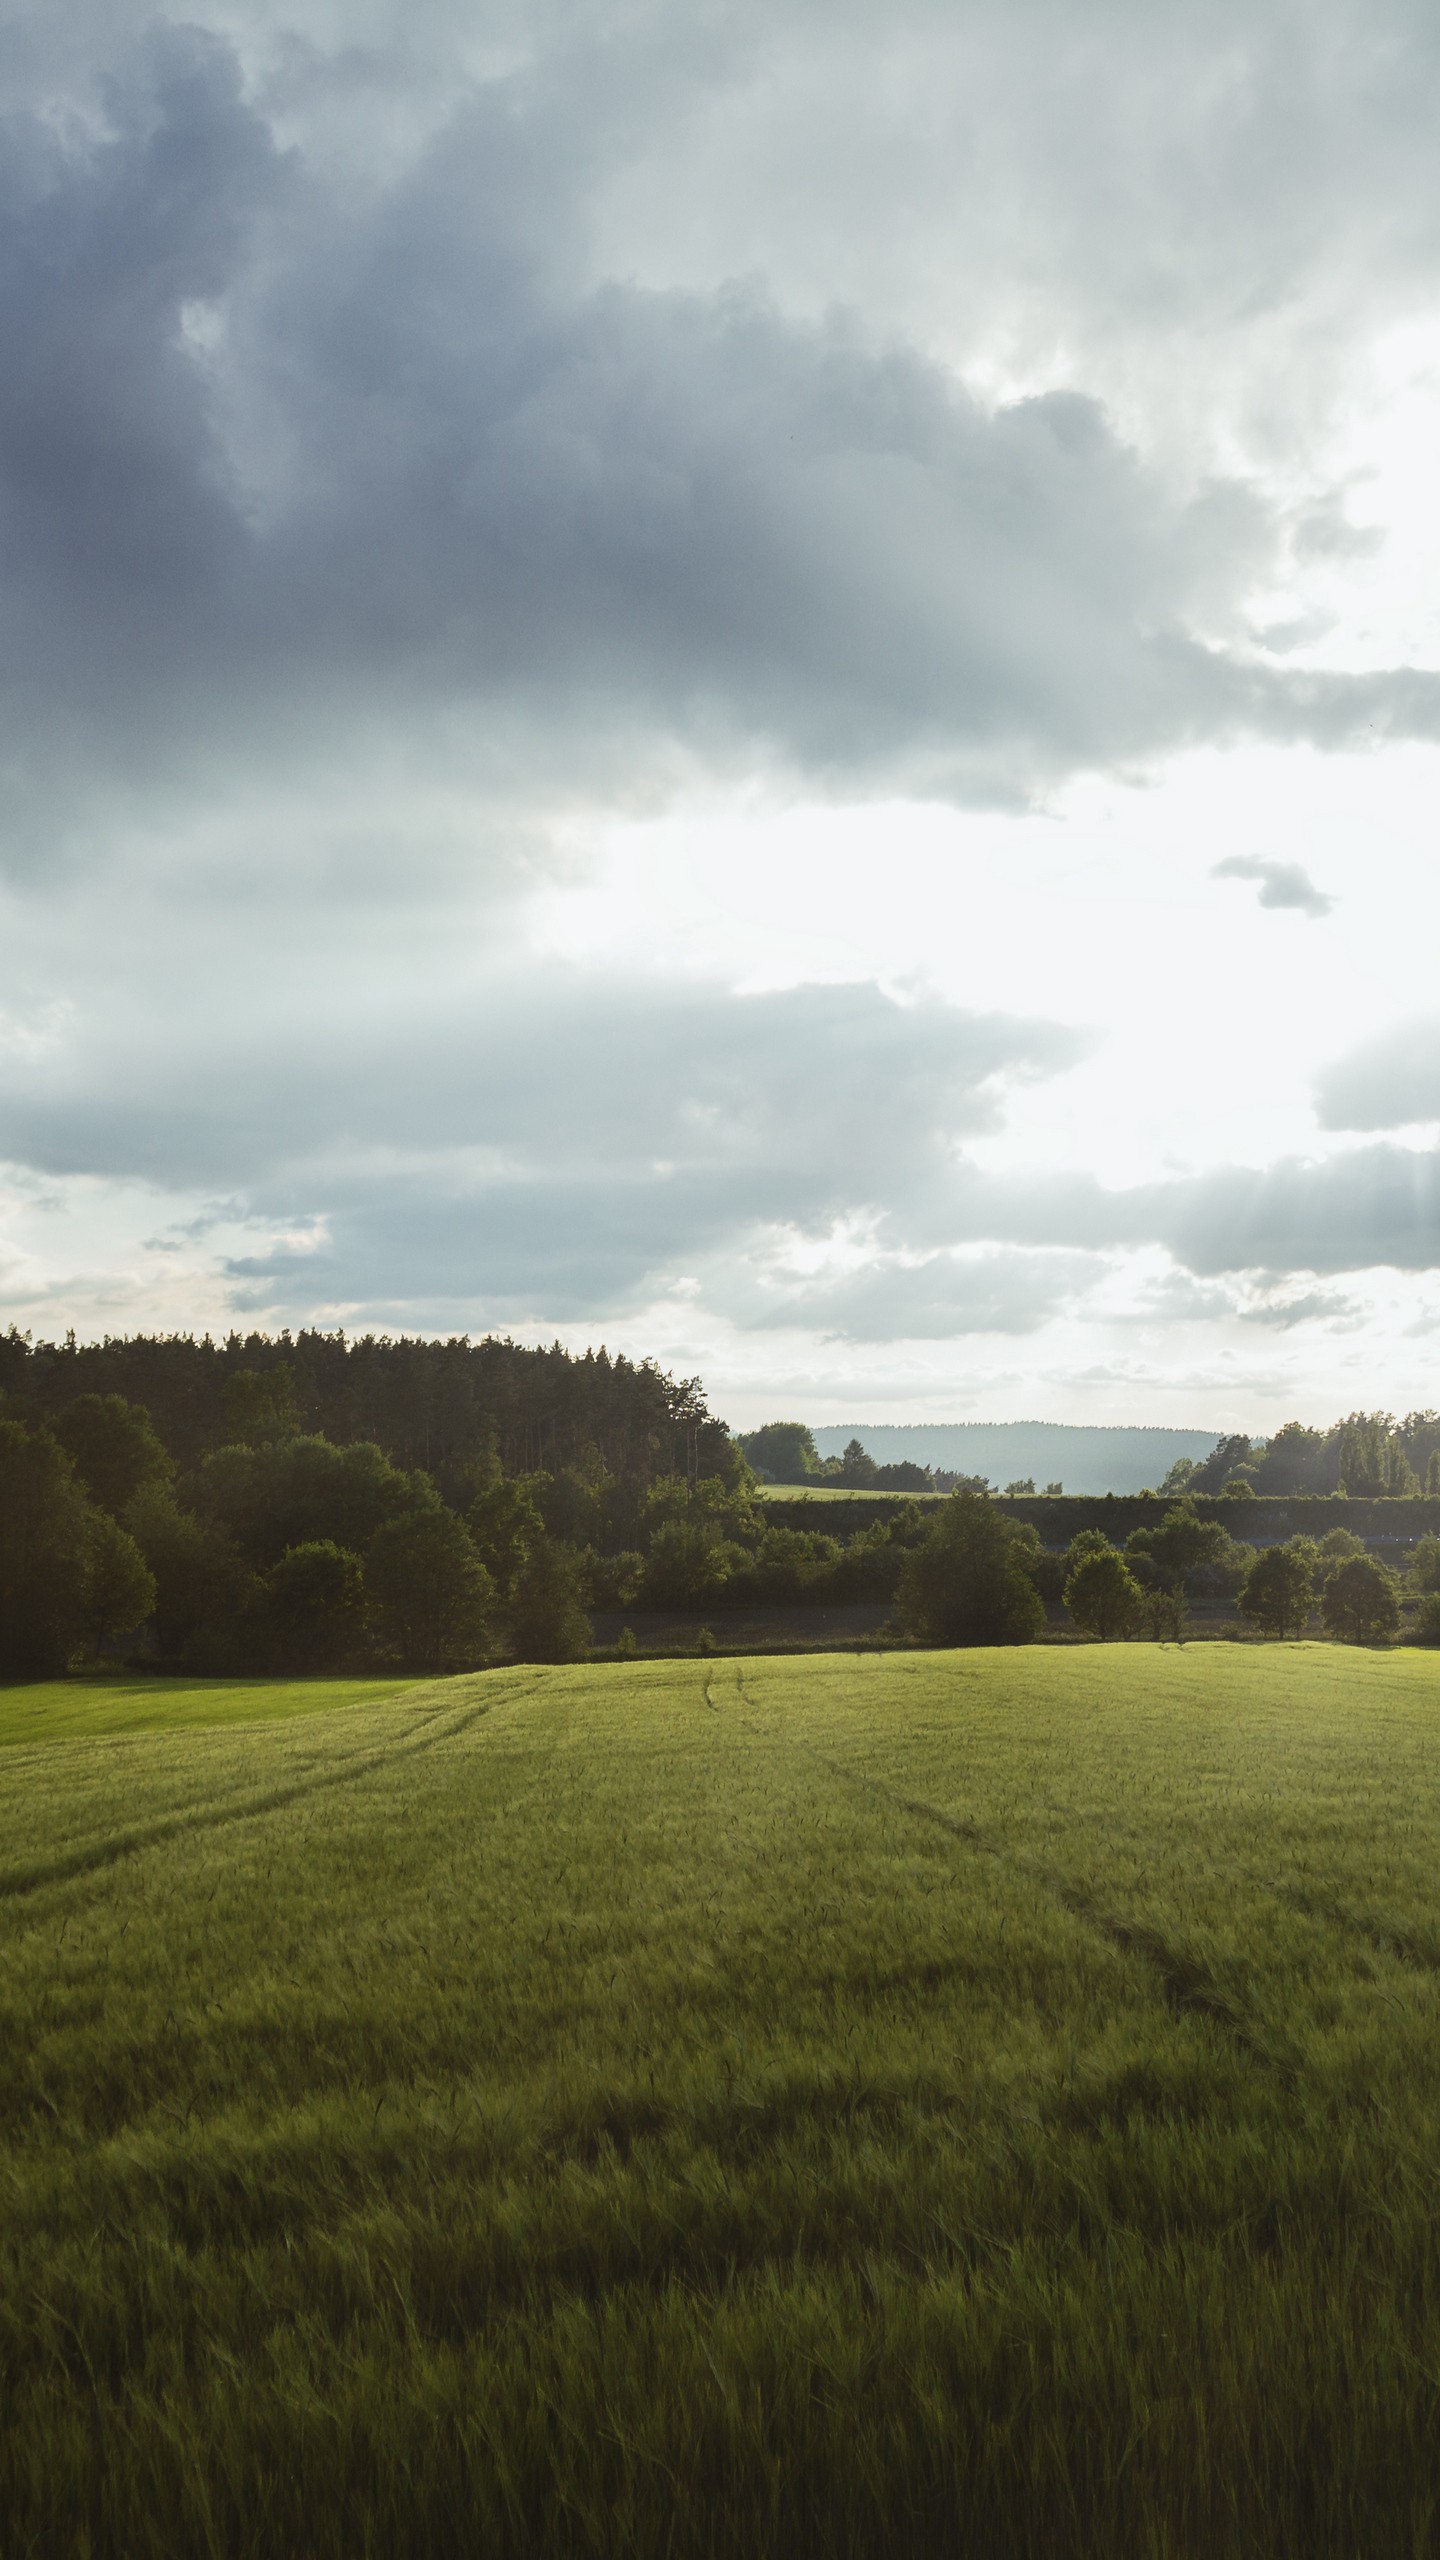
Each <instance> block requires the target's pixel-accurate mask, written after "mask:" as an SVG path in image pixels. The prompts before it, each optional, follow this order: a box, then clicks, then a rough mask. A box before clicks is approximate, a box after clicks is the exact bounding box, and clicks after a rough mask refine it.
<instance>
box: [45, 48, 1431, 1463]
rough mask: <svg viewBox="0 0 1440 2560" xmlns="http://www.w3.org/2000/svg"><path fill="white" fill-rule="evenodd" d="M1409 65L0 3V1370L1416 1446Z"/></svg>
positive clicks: (1419, 516)
mask: <svg viewBox="0 0 1440 2560" xmlns="http://www.w3.org/2000/svg"><path fill="white" fill-rule="evenodd" d="M1437 126H1440V22H1437V20H1436V18H1435V13H1434V11H1433V9H1427V8H1422V7H1421V6H1419V5H1408V4H1407V5H1401V0H1365V5H1363V6H1362V5H1359V0H1304V5H1303V6H1302V5H1300V0H1295V5H1280V4H1279V0H1260V5H1259V6H1256V5H1254V0H1247V5H1246V6H1244V7H1241V6H1238V5H1230V0H1207V5H1206V6H1205V7H1204V8H1203V9H1202V8H1200V7H1198V6H1196V5H1195V0H1189V5H1184V6H1182V5H1177V0H1087V5H1085V6H1084V7H1083V8H1082V7H1080V6H1079V5H1077V0H1053V5H1052V0H944V5H941V0H891V5H889V6H887V7H886V8H885V9H883V10H879V9H876V8H874V7H873V6H866V7H858V6H854V5H851V0H825V5H824V6H823V7H822V6H821V5H819V0H765V5H764V6H761V5H759V0H723V5H706V4H705V0H700V4H699V5H697V6H695V7H693V8H687V9H684V10H677V9H675V8H673V7H671V6H662V5H660V0H623V4H619V0H617V5H607V4H606V0H593V5H585V0H527V5H526V6H525V7H523V8H521V7H518V6H511V5H508V0H464V5H460V0H404V5H400V0H343V5H342V0H201V5H199V6H196V7H192V8H188V9H184V10H178V9H177V10H174V11H167V10H165V9H164V8H161V9H155V8H152V7H149V6H144V7H132V6H131V5H130V4H129V0H104V5H103V6H100V5H99V0H71V5H69V6H67V8H66V9H64V10H63V11H56V10H53V9H45V10H43V11H42V10H38V9H37V10H35V11H33V12H27V11H26V10H24V9H23V8H22V9H11V10H9V11H7V12H6V14H5V17H4V21H3V24H0V333H3V343H4V345H5V348H6V362H5V366H4V369H3V372H0V568H3V575H0V1325H3V1324H8V1323H13V1324H15V1325H17V1326H19V1327H20V1328H21V1329H22V1330H27V1329H28V1330H30V1331H32V1332H33V1333H34V1334H36V1335H37V1336H53V1335H57V1334H59V1333H62V1332H64V1331H65V1330H66V1329H67V1328H73V1329H74V1330H75V1331H76V1332H77V1333H78V1334H80V1335H81V1336H82V1337H97V1336H100V1335H103V1334H105V1333H127V1332H134V1331H138V1330H153V1329H156V1328H160V1329H164V1330H196V1331H201V1330H205V1329H210V1330H212V1331H221V1330H225V1329H228V1328H229V1327H231V1326H232V1325H233V1326H239V1327H241V1328H244V1329H248V1328H250V1327H252V1326H254V1327H263V1328H266V1329H275V1328H278V1327H281V1326H284V1325H290V1326H298V1325H302V1324H320V1325H325V1326H344V1327H345V1328H346V1330H347V1331H350V1332H363V1331H368V1330H386V1331H391V1332H394V1331H399V1330H406V1331H420V1332H427V1333H445V1334H449V1333H458V1332H469V1333H471V1334H472V1335H474V1334H479V1333H482V1332H486V1331H502V1332H507V1333H510V1334H512V1335H513V1336H514V1337H515V1338H517V1339H520V1340H533V1341H540V1340H547V1341H548V1340H551V1339H559V1340H561V1341H563V1342H566V1343H567V1344H570V1345H571V1346H573V1347H575V1348H577V1349H578V1348H581V1347H583V1346H584V1345H586V1344H588V1343H592V1342H593V1343H599V1342H602V1341H603V1342H605V1343H607V1344H608V1346H609V1347H610V1348H611V1350H612V1351H613V1350H620V1349H623V1350H625V1351H627V1352H629V1353H631V1354H632V1355H634V1356H641V1355H653V1356H654V1357H656V1358H657V1359H659V1360H660V1361H661V1363H662V1364H663V1365H664V1366H666V1367H667V1368H673V1369H676V1370H678V1371H680V1372H681V1373H683V1374H686V1375H690V1374H697V1373H698V1374H699V1375H700V1377H701V1378H702V1379H703V1380H704V1382H705V1384H706V1387H707V1389H708V1391H709V1393H710V1397H711V1402H712V1405H713V1407H714V1408H715V1409H716V1410H717V1411H719V1412H721V1413H722V1414H724V1415H725V1416H726V1417H727V1418H728V1419H729V1420H730V1421H731V1422H732V1424H734V1425H735V1426H736V1427H745V1426H747V1425H749V1424H753V1423H756V1422H759V1421H762V1420H766V1419H769V1418H771V1417H772V1416H774V1415H777V1414H793V1415H796V1416H799V1417H804V1418H807V1419H809V1420H811V1421H812V1422H815V1423H820V1422H823V1421H825V1420H827V1419H830V1418H832V1417H833V1416H835V1415H843V1416H844V1417H845V1418H847V1419H848V1418H850V1417H853V1416H857V1415H858V1416H869V1417H871V1418H873V1419H874V1420H876V1421H882V1420H890V1421H920V1420H924V1421H931V1420H967V1419H980V1420H1008V1419H1012V1418H1018V1417H1028V1416H1040V1417H1043V1418H1045V1419H1049V1420H1054V1421H1067V1422H1084V1423H1127V1422H1128V1423H1165V1424H1172V1425H1176V1426H1186V1427H1197V1428H1207V1429H1208V1428H1211V1427H1213V1428H1214V1429H1216V1430H1217V1431H1219V1430H1222V1429H1248V1430H1251V1431H1257V1432H1262V1431H1266V1430H1268V1429H1271V1428H1273V1427H1274V1426H1276V1425H1278V1424H1279V1423H1281V1422H1283V1421H1285V1420H1286V1419H1288V1418H1290V1417H1292V1416H1294V1417H1298V1418H1301V1419H1304V1420H1307V1421H1328V1420H1330V1419H1332V1418H1333V1417H1334V1416H1335V1415H1336V1414H1338V1413H1342V1412H1345V1411H1348V1410H1350V1409H1353V1408H1354V1407H1357V1406H1366V1407H1372V1408H1373V1407H1390V1408H1393V1409H1395V1410H1397V1411H1402V1412H1403V1411H1405V1410H1408V1409H1410V1408H1412V1407H1417V1406H1426V1405H1429V1404H1432V1403H1440V1379H1437V1376H1436V1362H1435V1356H1434V1344H1435V1341H1436V1324H1437V1318H1440V978H1437V969H1436V955H1437V949H1440V869H1437V863H1436V859H1435V850H1436V844H1435V839H1436V816H1437V784H1440V486H1437V473H1436V456H1437V447H1440V154H1437V152H1436V151H1435V148H1434V135H1435V132H1436V130H1437Z"/></svg>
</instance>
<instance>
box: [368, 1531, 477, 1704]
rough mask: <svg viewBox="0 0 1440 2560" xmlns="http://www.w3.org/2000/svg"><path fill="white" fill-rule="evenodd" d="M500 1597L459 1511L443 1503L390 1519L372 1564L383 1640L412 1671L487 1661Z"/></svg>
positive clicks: (371, 1601)
mask: <svg viewBox="0 0 1440 2560" xmlns="http://www.w3.org/2000/svg"><path fill="white" fill-rule="evenodd" d="M493 1599H494V1594H493V1591H492V1587H491V1582H490V1577H489V1575H488V1574H487V1572H486V1570H485V1567H484V1566H483V1564H482V1563H481V1562H480V1559H479V1557H478V1556H477V1555H476V1553H475V1549H474V1547H473V1545H472V1544H471V1541H470V1539H469V1537H468V1535H467V1533H466V1531H465V1528H464V1525H463V1523H462V1522H461V1521H459V1520H457V1519H456V1517H455V1514H454V1512H453V1511H446V1510H444V1509H442V1508H441V1506H440V1504H439V1503H436V1504H434V1505H433V1506H432V1507H430V1508H427V1509H423V1510H414V1511H409V1512H406V1513H404V1514H402V1516H401V1517H400V1518H398V1519H392V1520H386V1521H384V1522H382V1524H381V1526H380V1527H379V1528H378V1529H377V1530H376V1532H375V1535H374V1537H373V1538H372V1539H371V1542H370V1552H369V1554H368V1555H367V1557H366V1559H365V1600H366V1606H367V1608H368V1610H369V1613H370V1619H371V1623H372V1625H373V1627H374V1630H375V1633H376V1636H377V1638H378V1640H379V1642H380V1644H381V1645H382V1646H383V1647H384V1648H385V1650H386V1651H387V1652H388V1653H390V1654H393V1655H394V1656H395V1657H396V1658H397V1659H398V1660H399V1661H400V1662H401V1663H402V1664H403V1666H404V1667H405V1668H406V1669H407V1670H417V1671H441V1670H445V1669H447V1668H449V1667H451V1666H452V1665H456V1664H465V1663H473V1662H480V1661H483V1660H484V1657H485V1651H486V1646H487V1643H488V1639H489V1624H490V1613H491V1608H492V1605H493Z"/></svg>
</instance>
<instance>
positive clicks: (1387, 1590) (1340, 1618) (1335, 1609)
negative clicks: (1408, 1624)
mask: <svg viewBox="0 0 1440 2560" xmlns="http://www.w3.org/2000/svg"><path fill="white" fill-rule="evenodd" d="M1320 1615H1321V1618H1322V1620H1323V1621H1324V1624H1325V1626H1326V1628H1327V1629H1328V1631H1329V1633H1330V1634H1331V1635H1333V1636H1339V1638H1340V1639H1341V1641H1342V1643H1345V1644H1384V1643H1387V1642H1389V1641H1390V1639H1391V1638H1393V1636H1394V1634H1395V1631H1396V1629H1397V1628H1398V1626H1399V1624H1400V1585H1399V1583H1398V1582H1397V1580H1396V1578H1395V1576H1394V1574H1393V1573H1392V1572H1391V1571H1390V1569H1389V1567H1388V1566H1387V1565H1383V1564H1377V1563H1376V1561H1375V1558H1374V1557H1373V1556H1351V1557H1350V1558H1349V1559H1348V1561H1347V1562H1346V1563H1344V1564H1337V1565H1336V1567H1335V1569H1334V1571H1333V1572H1332V1573H1328V1574H1327V1575H1326V1577H1325V1587H1324V1590H1323V1591H1322V1592H1321V1594H1320Z"/></svg>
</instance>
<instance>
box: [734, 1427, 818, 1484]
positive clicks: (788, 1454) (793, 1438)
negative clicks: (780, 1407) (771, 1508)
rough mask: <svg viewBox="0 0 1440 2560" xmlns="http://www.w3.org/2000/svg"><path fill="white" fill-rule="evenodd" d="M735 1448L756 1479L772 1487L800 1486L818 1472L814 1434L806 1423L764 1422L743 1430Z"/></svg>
mask: <svg viewBox="0 0 1440 2560" xmlns="http://www.w3.org/2000/svg"><path fill="white" fill-rule="evenodd" d="M738 1445H739V1447H740V1448H741V1450H742V1451H743V1452H744V1455H745V1457H746V1458H747V1459H748V1461H749V1463H750V1465H751V1466H752V1467H753V1468H754V1470H755V1473H756V1474H757V1476H760V1477H762V1478H764V1479H765V1480H767V1481H768V1482H770V1483H772V1484H803V1483H804V1482H805V1479H806V1477H807V1476H815V1475H818V1474H819V1472H820V1459H819V1455H818V1453H817V1451H816V1447H815V1440H814V1435H813V1433H812V1432H811V1430H810V1426H809V1424H808V1423H805V1422H766V1423H763V1424H762V1425H761V1427H760V1429H759V1430H758V1431H742V1432H741V1433H740V1434H739V1435H738Z"/></svg>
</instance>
